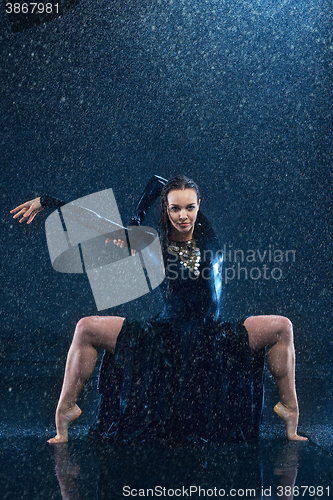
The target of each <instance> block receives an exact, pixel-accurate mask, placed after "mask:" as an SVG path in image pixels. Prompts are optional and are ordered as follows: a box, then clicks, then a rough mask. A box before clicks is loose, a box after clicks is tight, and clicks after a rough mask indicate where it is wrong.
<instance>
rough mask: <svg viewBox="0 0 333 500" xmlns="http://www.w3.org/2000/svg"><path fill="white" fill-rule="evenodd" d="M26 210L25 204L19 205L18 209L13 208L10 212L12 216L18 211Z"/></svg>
mask: <svg viewBox="0 0 333 500" xmlns="http://www.w3.org/2000/svg"><path fill="white" fill-rule="evenodd" d="M23 208H24V209H27V203H23V205H19V206H18V207H15V208H13V210H11V211H10V213H11V214H14V213H15V212H17V211H18V210H21V211H22V209H23Z"/></svg>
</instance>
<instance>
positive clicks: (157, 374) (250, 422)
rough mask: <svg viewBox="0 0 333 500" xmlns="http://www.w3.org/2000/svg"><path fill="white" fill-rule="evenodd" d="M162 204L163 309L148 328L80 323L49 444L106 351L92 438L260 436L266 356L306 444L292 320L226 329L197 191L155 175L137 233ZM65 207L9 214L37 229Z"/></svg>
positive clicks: (41, 203)
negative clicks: (258, 400) (46, 214)
mask: <svg viewBox="0 0 333 500" xmlns="http://www.w3.org/2000/svg"><path fill="white" fill-rule="evenodd" d="M159 195H161V211H160V240H161V245H162V252H163V257H164V266H165V271H166V279H165V280H164V282H163V283H162V285H161V291H162V294H163V296H164V300H165V306H164V309H163V311H162V312H161V313H160V314H159V315H158V316H157V317H155V318H153V319H152V320H151V321H149V322H146V321H136V320H135V321H129V320H127V319H125V318H122V317H116V316H104V317H103V316H93V317H86V318H83V319H81V320H80V321H79V322H78V324H77V326H76V329H75V332H74V337H73V342H72V345H71V347H70V350H69V353H68V357H67V362H66V368H65V376H64V381H63V387H62V391H61V394H60V398H59V402H58V406H57V410H56V428H57V435H56V436H55V437H54V438H52V439H50V440H49V443H52V444H53V443H60V442H67V441H68V426H69V424H70V423H71V422H72V421H74V420H75V419H77V418H78V417H79V416H80V414H81V410H80V408H79V407H78V405H77V399H78V397H79V394H80V392H81V390H82V388H83V386H84V384H85V382H86V381H87V380H88V379H89V377H90V375H91V374H92V372H93V371H94V368H95V365H96V361H97V352H98V349H99V348H102V349H105V350H106V352H107V353H106V355H105V359H104V361H103V365H102V370H101V380H100V389H101V393H102V396H101V401H100V406H99V412H98V416H97V419H96V422H95V425H94V429H93V430H94V433H95V434H98V435H102V436H103V435H104V436H107V437H110V436H111V437H113V438H114V439H120V440H125V441H126V440H133V439H134V438H137V437H138V436H139V437H140V439H144V438H146V437H159V436H166V435H174V436H175V439H178V438H184V437H185V438H192V437H193V436H195V437H199V438H201V439H204V440H213V441H214V440H216V441H219V440H230V439H232V438H235V439H236V438H239V437H240V436H242V437H243V438H244V439H248V438H250V437H253V434H256V433H258V422H259V419H258V411H257V410H255V409H254V407H255V405H254V404H253V401H254V399H255V397H256V395H255V394H254V393H253V391H254V388H255V383H254V382H255V378H256V373H255V365H256V361H258V359H262V355H263V352H264V349H265V348H266V352H267V360H268V365H269V368H270V371H271V373H272V375H273V377H274V380H275V382H276V386H277V389H278V392H279V397H280V401H279V402H278V403H277V405H276V406H275V407H274V411H275V413H276V414H277V415H278V416H279V417H280V418H281V419H282V420H283V422H284V424H285V427H286V433H287V437H288V439H289V440H306V438H304V437H302V436H299V435H298V434H297V426H298V418H299V410H298V402H297V396H296V388H295V351H294V344H293V329H292V324H291V322H290V320H289V319H287V318H285V317H283V316H275V315H270V316H251V317H247V318H244V319H240V320H234V321H228V322H222V321H221V314H220V290H221V273H220V270H219V269H218V264H219V259H220V254H219V244H218V241H217V239H216V236H215V234H214V232H213V230H212V227H211V225H210V223H209V221H208V220H207V219H206V217H204V216H203V215H202V213H201V211H199V207H200V194H199V189H198V186H197V185H196V184H195V183H194V182H193V181H192V180H190V179H188V178H187V177H184V176H176V177H174V178H172V179H171V180H170V181H168V182H167V181H166V180H165V179H162V178H160V177H157V176H154V177H153V178H152V179H151V180H150V182H149V183H148V185H147V188H146V190H145V192H144V193H143V195H142V197H141V199H140V201H139V204H138V207H137V210H136V214H135V216H134V217H133V219H132V221H131V222H132V224H138V225H140V224H141V223H142V222H143V220H144V217H145V215H146V212H147V210H148V209H149V208H150V206H151V205H152V203H153V202H154V200H155V199H156V198H157V197H158V196H159ZM62 204H63V203H62V202H60V201H59V200H56V199H54V198H51V197H49V196H43V197H42V198H36V199H34V200H31V201H29V202H26V203H24V204H23V205H20V206H18V207H16V208H15V209H13V210H12V211H11V213H14V214H15V215H14V218H19V217H21V219H20V222H24V221H27V222H28V223H31V222H32V220H33V219H34V217H35V215H36V214H37V213H38V212H39V211H41V210H42V209H43V208H44V207H47V206H50V207H51V206H53V207H56V206H60V205H62ZM114 243H115V244H117V245H119V246H121V247H123V246H124V245H125V243H124V242H123V241H120V240H115V241H114ZM259 416H260V412H259Z"/></svg>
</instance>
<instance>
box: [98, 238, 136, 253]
mask: <svg viewBox="0 0 333 500" xmlns="http://www.w3.org/2000/svg"><path fill="white" fill-rule="evenodd" d="M110 241H111V240H110V238H108V239H107V240H106V241H105V243H109V242H110ZM113 243H114V244H115V245H117V246H118V247H120V248H127V244H126V243H125V241H123V240H120V239H119V240H113ZM131 255H132V256H133V257H134V255H135V250H133V249H132V250H131Z"/></svg>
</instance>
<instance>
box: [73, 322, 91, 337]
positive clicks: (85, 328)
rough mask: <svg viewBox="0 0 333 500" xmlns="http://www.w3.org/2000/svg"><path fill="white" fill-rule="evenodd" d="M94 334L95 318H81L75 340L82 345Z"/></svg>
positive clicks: (76, 329)
mask: <svg viewBox="0 0 333 500" xmlns="http://www.w3.org/2000/svg"><path fill="white" fill-rule="evenodd" d="M92 332H93V318H92V317H91V316H87V317H86V318H81V319H80V320H79V321H78V322H77V324H76V327H75V331H74V339H73V340H74V341H76V342H80V343H81V342H85V341H87V339H89V338H90V336H91V333H92Z"/></svg>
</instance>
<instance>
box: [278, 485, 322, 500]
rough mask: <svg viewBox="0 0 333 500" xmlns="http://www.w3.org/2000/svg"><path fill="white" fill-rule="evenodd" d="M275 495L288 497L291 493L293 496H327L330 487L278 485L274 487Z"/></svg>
mask: <svg viewBox="0 0 333 500" xmlns="http://www.w3.org/2000/svg"><path fill="white" fill-rule="evenodd" d="M276 495H277V497H284V498H285V497H288V496H291V495H293V496H294V497H305V498H309V497H316V498H318V497H329V496H330V487H329V486H327V487H324V486H294V487H293V488H292V487H291V486H278V487H277V489H276Z"/></svg>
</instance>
